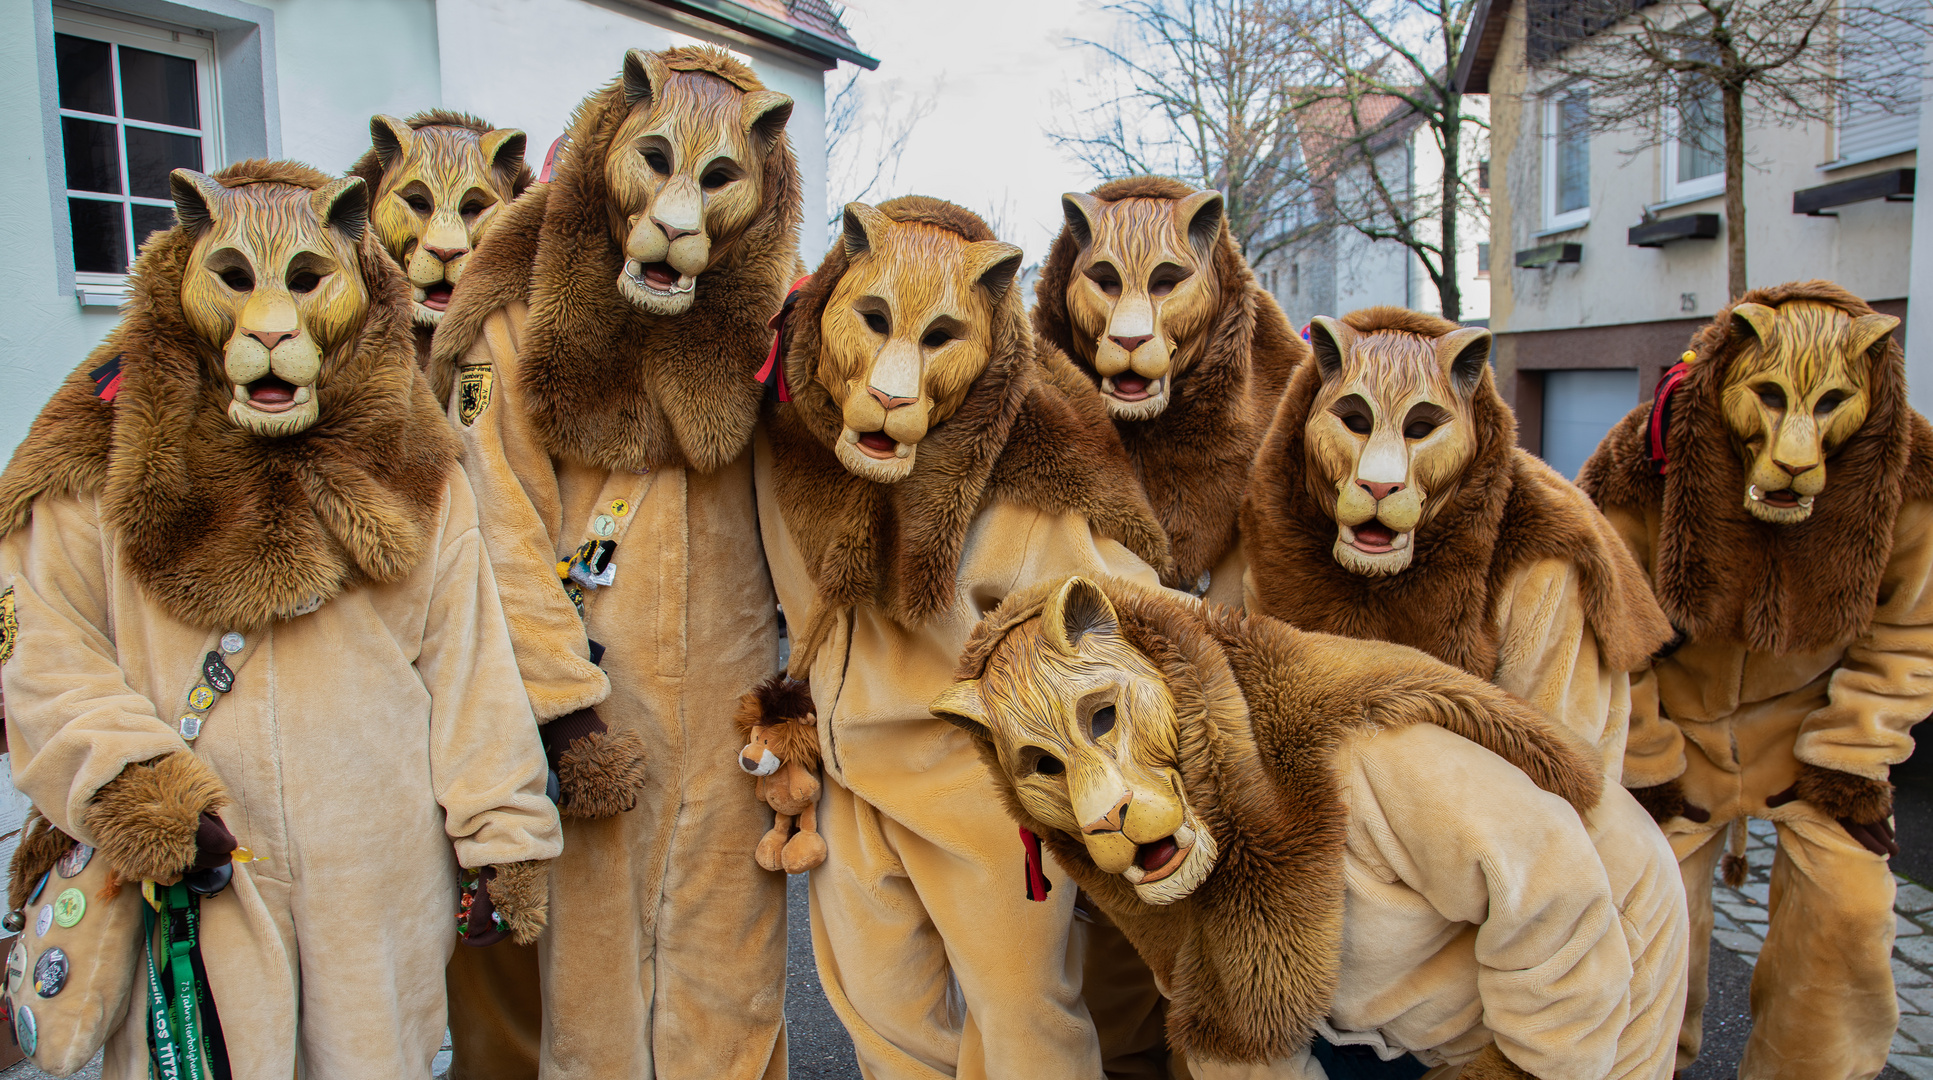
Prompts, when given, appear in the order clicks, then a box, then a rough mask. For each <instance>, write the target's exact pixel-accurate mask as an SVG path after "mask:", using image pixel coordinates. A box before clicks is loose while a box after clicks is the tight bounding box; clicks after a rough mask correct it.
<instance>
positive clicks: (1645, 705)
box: [1604, 507, 1685, 788]
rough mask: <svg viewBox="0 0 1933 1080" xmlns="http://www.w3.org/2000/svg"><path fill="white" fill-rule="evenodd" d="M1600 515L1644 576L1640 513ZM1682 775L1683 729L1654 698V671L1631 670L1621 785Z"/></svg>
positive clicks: (1647, 554)
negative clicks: (1628, 716)
mask: <svg viewBox="0 0 1933 1080" xmlns="http://www.w3.org/2000/svg"><path fill="white" fill-rule="evenodd" d="M1604 519H1605V520H1606V521H1609V522H1610V523H1611V528H1612V529H1613V530H1615V531H1616V532H1617V534H1618V537H1619V539H1622V540H1623V541H1624V546H1625V547H1627V548H1629V549H1630V550H1631V557H1632V558H1633V559H1636V560H1637V563H1638V567H1639V569H1641V570H1643V571H1644V574H1645V579H1646V580H1647V581H1649V580H1650V579H1651V575H1652V563H1653V552H1652V550H1651V539H1650V536H1651V534H1650V531H1649V530H1648V529H1646V527H1645V521H1644V517H1643V515H1641V514H1635V513H1632V512H1631V511H1629V510H1625V509H1623V508H1621V507H1605V508H1604ZM1684 774H1685V733H1684V730H1683V729H1681V728H1680V727H1679V726H1678V725H1677V724H1676V723H1674V722H1673V721H1672V720H1671V719H1670V718H1669V717H1667V716H1665V714H1664V708H1663V706H1662V705H1661V704H1660V703H1659V700H1658V676H1657V673H1656V672H1654V671H1652V670H1651V668H1649V667H1646V668H1644V669H1643V670H1642V671H1634V672H1632V673H1631V720H1630V723H1629V724H1628V725H1627V734H1626V735H1625V740H1624V786H1625V787H1628V788H1647V787H1656V786H1657V785H1659V784H1662V783H1665V782H1666V781H1668V780H1676V779H1678V778H1679V777H1680V776H1683V775H1684Z"/></svg>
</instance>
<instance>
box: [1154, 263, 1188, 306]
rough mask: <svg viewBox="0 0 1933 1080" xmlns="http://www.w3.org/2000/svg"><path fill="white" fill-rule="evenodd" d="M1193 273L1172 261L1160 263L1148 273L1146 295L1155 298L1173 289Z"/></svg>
mask: <svg viewBox="0 0 1933 1080" xmlns="http://www.w3.org/2000/svg"><path fill="white" fill-rule="evenodd" d="M1193 276H1194V275H1193V274H1191V273H1190V272H1189V271H1187V270H1183V269H1182V268H1181V267H1179V266H1176V265H1175V264H1174V263H1162V264H1161V265H1160V266H1157V267H1155V268H1154V273H1152V274H1150V275H1148V295H1149V296H1153V297H1156V298H1159V297H1163V296H1166V295H1168V294H1169V293H1171V292H1174V291H1175V286H1177V285H1179V284H1181V283H1182V282H1184V281H1187V280H1188V279H1189V278H1190V277H1193Z"/></svg>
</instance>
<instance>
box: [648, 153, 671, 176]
mask: <svg viewBox="0 0 1933 1080" xmlns="http://www.w3.org/2000/svg"><path fill="white" fill-rule="evenodd" d="M644 163H645V164H646V165H649V166H651V171H652V172H654V173H657V174H658V175H659V176H670V175H671V159H669V158H667V157H665V156H664V153H663V151H660V150H646V151H644Z"/></svg>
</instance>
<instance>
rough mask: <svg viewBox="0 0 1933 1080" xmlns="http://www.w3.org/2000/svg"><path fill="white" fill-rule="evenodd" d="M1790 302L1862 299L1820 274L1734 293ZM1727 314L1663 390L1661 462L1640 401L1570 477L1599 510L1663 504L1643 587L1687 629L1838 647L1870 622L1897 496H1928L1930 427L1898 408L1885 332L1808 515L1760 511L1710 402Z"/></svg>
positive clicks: (1898, 368)
mask: <svg viewBox="0 0 1933 1080" xmlns="http://www.w3.org/2000/svg"><path fill="white" fill-rule="evenodd" d="M1789 300H1817V301H1820V302H1822V303H1827V304H1832V305H1834V306H1836V307H1839V308H1841V309H1842V310H1844V311H1846V312H1847V313H1848V314H1850V315H1854V316H1859V315H1864V314H1866V313H1868V312H1870V311H1872V308H1871V307H1870V306H1868V305H1867V304H1866V302H1865V301H1863V300H1861V299H1859V298H1858V297H1856V296H1854V295H1852V294H1851V293H1849V292H1847V291H1846V290H1844V289H1842V288H1840V287H1839V286H1837V285H1834V284H1833V283H1831V282H1829V281H1805V282H1794V283H1791V284H1786V285H1780V286H1777V287H1774V288H1769V289H1753V290H1752V291H1750V292H1748V293H1746V294H1745V295H1744V296H1743V297H1741V298H1740V299H1739V300H1738V303H1748V302H1749V303H1756V304H1765V305H1767V306H1770V307H1777V306H1778V305H1780V304H1783V303H1785V302H1787V301H1789ZM1732 321H1733V320H1732V309H1731V307H1729V306H1728V307H1726V308H1725V309H1724V310H1722V311H1720V312H1719V313H1718V315H1717V317H1715V318H1714V319H1713V320H1712V321H1711V323H1710V324H1709V325H1707V326H1705V327H1704V328H1702V329H1701V330H1699V331H1698V334H1697V336H1696V337H1694V338H1693V339H1692V342H1691V348H1692V351H1693V352H1695V353H1697V354H1698V360H1697V362H1696V363H1695V364H1694V365H1693V366H1692V369H1691V374H1690V375H1688V376H1687V377H1686V378H1685V380H1684V382H1682V383H1680V384H1679V386H1678V390H1677V392H1676V393H1674V394H1672V395H1671V424H1670V427H1669V429H1668V430H1667V431H1666V434H1665V438H1666V445H1665V453H1666V457H1667V459H1668V460H1669V461H1670V462H1671V469H1670V471H1669V472H1668V473H1666V474H1665V475H1663V476H1659V475H1658V474H1657V473H1656V472H1655V471H1653V469H1652V467H1651V462H1650V447H1649V443H1648V433H1647V430H1646V423H1647V421H1648V420H1649V419H1650V415H1651V404H1650V403H1649V402H1646V403H1644V404H1642V405H1639V406H1638V407H1637V408H1636V409H1633V410H1632V411H1631V413H1630V414H1629V415H1628V416H1626V417H1625V418H1624V419H1623V420H1621V421H1619V422H1618V425H1617V426H1616V427H1614V428H1612V429H1611V432H1610V434H1608V435H1606V436H1605V437H1604V442H1603V443H1601V444H1599V446H1598V448H1597V452H1596V453H1594V454H1592V455H1591V459H1590V460H1589V461H1587V462H1585V463H1584V470H1583V472H1582V473H1580V474H1579V475H1578V478H1577V482H1578V486H1580V487H1582V488H1583V489H1584V490H1585V491H1587V492H1589V493H1590V495H1591V497H1592V498H1594V499H1596V500H1597V501H1598V503H1599V504H1600V505H1602V506H1604V507H1606V508H1611V507H1616V508H1618V509H1620V510H1626V511H1629V512H1631V513H1634V514H1643V513H1645V512H1646V511H1650V512H1653V513H1657V514H1659V515H1660V519H1661V520H1660V523H1659V528H1658V550H1657V552H1656V553H1655V554H1654V556H1653V557H1654V559H1655V560H1656V565H1655V566H1654V567H1653V574H1654V582H1653V587H1654V588H1655V589H1656V590H1657V594H1658V601H1659V603H1661V604H1662V605H1663V606H1664V610H1665V612H1666V613H1667V614H1668V615H1670V617H1671V621H1672V624H1673V625H1675V626H1677V627H1678V628H1679V629H1680V630H1682V631H1684V633H1685V634H1686V635H1687V636H1688V637H1690V638H1693V639H1696V640H1706V641H1709V640H1722V641H1735V642H1739V643H1741V644H1743V645H1745V646H1747V647H1749V648H1752V649H1756V650H1760V651H1764V652H1770V653H1774V654H1786V653H1805V652H1819V651H1823V650H1826V649H1833V648H1839V647H1842V646H1844V645H1847V644H1849V643H1850V642H1851V641H1852V640H1853V639H1854V638H1857V637H1858V636H1859V635H1860V634H1863V633H1865V631H1866V628H1867V626H1868V625H1869V624H1870V623H1871V622H1872V617H1873V608H1874V607H1875V606H1876V605H1877V603H1878V597H1879V582H1880V577H1881V575H1883V574H1884V573H1885V572H1886V564H1887V562H1888V561H1889V560H1890V559H1891V558H1892V553H1893V520H1894V518H1895V517H1896V516H1898V514H1899V508H1900V506H1901V504H1902V503H1904V502H1905V501H1906V500H1908V499H1913V500H1926V499H1933V426H1929V425H1928V424H1927V422H1926V419H1925V418H1924V417H1922V416H1920V414H1918V413H1916V412H1914V411H1913V410H1912V409H1911V408H1909V407H1908V406H1907V404H1906V358H1905V353H1904V352H1903V351H1902V350H1901V348H1900V344H1899V341H1898V339H1896V338H1894V337H1893V336H1892V335H1887V337H1885V338H1884V339H1883V340H1881V341H1880V343H1879V344H1877V345H1875V346H1874V347H1873V348H1874V356H1873V365H1872V374H1871V380H1872V381H1871V384H1870V385H1871V397H1872V407H1871V409H1870V410H1869V411H1868V412H1867V414H1866V423H1865V424H1864V426H1862V427H1861V428H1860V429H1859V431H1858V432H1857V433H1856V434H1855V435H1853V437H1852V438H1850V439H1848V440H1846V442H1845V443H1844V444H1842V445H1841V446H1840V447H1839V449H1838V450H1837V451H1835V452H1834V453H1833V454H1832V455H1831V457H1829V458H1828V459H1827V461H1828V465H1827V473H1826V487H1825V490H1824V491H1823V492H1821V494H1820V497H1819V501H1818V505H1817V507H1816V508H1815V509H1814V510H1813V512H1812V515H1811V516H1810V517H1808V518H1807V519H1806V520H1805V521H1803V522H1800V523H1799V524H1797V525H1773V524H1769V523H1767V522H1762V521H1759V520H1758V519H1757V518H1755V517H1753V516H1752V515H1751V514H1750V512H1748V511H1747V510H1746V509H1745V507H1744V505H1743V502H1742V499H1743V498H1744V491H1745V470H1744V465H1743V464H1742V463H1741V462H1740V461H1739V457H1738V452H1737V450H1736V449H1735V447H1734V443H1735V440H1734V438H1733V436H1732V433H1731V428H1730V427H1729V426H1728V425H1727V424H1726V423H1725V416H1724V412H1723V410H1722V408H1721V406H1720V404H1719V397H1720V394H1721V392H1722V390H1723V389H1724V383H1725V373H1726V371H1727V370H1728V369H1729V368H1730V366H1731V361H1732V358H1733V357H1734V356H1736V355H1737V354H1738V351H1739V347H1740V345H1741V344H1742V341H1741V340H1740V338H1739V337H1738V336H1737V335H1736V334H1735V333H1734V331H1733V326H1732Z"/></svg>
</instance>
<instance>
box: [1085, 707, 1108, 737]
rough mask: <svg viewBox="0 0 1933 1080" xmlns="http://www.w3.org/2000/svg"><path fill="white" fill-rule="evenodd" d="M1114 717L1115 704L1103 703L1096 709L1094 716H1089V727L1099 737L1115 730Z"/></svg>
mask: <svg viewBox="0 0 1933 1080" xmlns="http://www.w3.org/2000/svg"><path fill="white" fill-rule="evenodd" d="M1114 719H1115V713H1114V706H1112V705H1103V706H1101V707H1100V708H1098V709H1095V710H1094V715H1093V716H1090V717H1088V720H1087V728H1088V730H1089V731H1090V732H1092V733H1093V735H1094V737H1095V738H1097V739H1098V738H1100V737H1101V736H1103V735H1106V734H1107V733H1108V732H1110V731H1113V730H1114Z"/></svg>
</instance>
